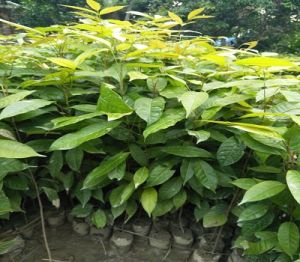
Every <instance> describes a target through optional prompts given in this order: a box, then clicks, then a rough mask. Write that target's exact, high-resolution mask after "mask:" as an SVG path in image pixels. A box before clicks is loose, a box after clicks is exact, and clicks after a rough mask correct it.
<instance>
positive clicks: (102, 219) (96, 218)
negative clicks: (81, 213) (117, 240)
mask: <svg viewBox="0 0 300 262" xmlns="http://www.w3.org/2000/svg"><path fill="white" fill-rule="evenodd" d="M92 222H93V224H94V225H95V226H96V228H103V227H105V226H106V214H105V212H104V211H103V210H102V209H98V210H97V211H95V212H94V213H93V214H92Z"/></svg>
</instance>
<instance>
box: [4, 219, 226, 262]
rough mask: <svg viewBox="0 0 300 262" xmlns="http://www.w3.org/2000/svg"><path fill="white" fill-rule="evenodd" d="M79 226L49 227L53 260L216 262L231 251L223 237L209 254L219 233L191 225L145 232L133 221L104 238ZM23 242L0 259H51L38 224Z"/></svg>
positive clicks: (165, 225) (168, 225) (152, 228)
mask: <svg viewBox="0 0 300 262" xmlns="http://www.w3.org/2000/svg"><path fill="white" fill-rule="evenodd" d="M145 221H146V224H147V223H149V221H147V220H145ZM145 221H144V222H145ZM56 222H57V221H56ZM144 222H143V223H144ZM76 223H77V222H74V221H73V222H72V221H67V220H65V221H63V224H61V223H59V222H58V223H57V225H54V226H53V225H52V226H50V225H49V224H48V225H47V238H48V241H49V246H50V249H51V253H52V259H53V262H99V261H104V262H105V261H107V262H108V261H109V262H120V261H124V262H127V261H128V262H135V261H136V262H152V261H153V262H157V261H172V262H177V261H178V262H183V261H189V262H198V261H199V262H213V261H228V255H229V254H230V252H231V251H230V250H229V249H228V247H227V246H226V245H227V244H228V243H229V242H230V239H226V237H225V238H224V237H223V238H221V239H220V240H219V243H218V245H217V247H216V250H215V254H211V252H212V250H213V248H214V245H215V237H216V235H215V234H214V233H211V232H205V231H203V229H202V228H201V226H199V225H197V226H195V225H189V226H187V225H182V224H180V225H179V224H178V223H177V222H174V223H173V222H172V221H169V222H167V223H165V221H164V223H157V224H150V225H149V227H150V229H149V230H147V228H146V230H145V228H141V227H140V229H139V228H134V222H133V223H131V224H130V223H129V225H126V226H125V227H124V226H121V224H119V226H118V225H114V226H113V227H112V228H111V230H108V231H105V233H104V235H103V231H99V232H100V233H99V232H98V231H97V230H95V228H93V229H91V227H90V226H88V228H87V229H83V228H79V231H78V228H77V232H75V231H76V229H75V231H74V228H76V227H77V226H78V225H76ZM79 223H81V221H79ZM59 224H61V225H59ZM80 225H81V224H80ZM85 225H87V224H86V223H85ZM139 226H140V225H139ZM143 226H144V225H143ZM183 226H184V227H183ZM121 227H123V228H121ZM195 228H196V230H195ZM82 229H83V231H82ZM192 229H193V230H192ZM80 230H81V231H80ZM139 230H140V231H139ZM85 231H86V232H85ZM144 231H145V232H144ZM120 232H122V233H120ZM98 233H99V234H98ZM122 234H123V235H122ZM22 238H23V239H25V248H24V249H22V251H21V253H20V254H18V255H17V256H16V255H15V254H13V253H11V254H10V255H6V256H5V257H0V262H2V261H3V262H6V261H14V262H40V261H49V260H48V257H47V253H46V250H45V248H44V243H43V239H42V231H41V226H40V224H36V225H35V226H34V230H33V234H32V235H31V234H30V233H29V234H25V236H24V235H23V237H22ZM122 238H123V239H122Z"/></svg>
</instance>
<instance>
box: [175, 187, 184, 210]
mask: <svg viewBox="0 0 300 262" xmlns="http://www.w3.org/2000/svg"><path fill="white" fill-rule="evenodd" d="M186 201H187V193H186V191H185V190H181V191H180V192H178V193H177V194H176V195H175V196H174V197H173V204H174V206H175V208H176V209H178V208H180V207H182V206H183V205H184V204H185V202H186Z"/></svg>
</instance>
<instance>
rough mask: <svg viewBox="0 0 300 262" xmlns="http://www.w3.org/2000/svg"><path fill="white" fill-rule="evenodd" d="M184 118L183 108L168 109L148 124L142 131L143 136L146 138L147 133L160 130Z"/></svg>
mask: <svg viewBox="0 0 300 262" xmlns="http://www.w3.org/2000/svg"><path fill="white" fill-rule="evenodd" d="M184 118H185V112H184V110H183V109H177V108H173V109H168V110H166V111H165V112H164V113H163V115H162V117H161V118H160V119H159V120H158V121H156V122H155V123H153V124H151V125H149V126H148V127H147V128H146V129H145V130H144V132H143V135H144V138H145V139H146V138H147V137H148V136H149V135H151V134H154V133H156V132H158V131H160V130H163V129H166V128H168V127H171V126H174V125H175V124H176V123H177V122H179V121H181V120H182V119H184Z"/></svg>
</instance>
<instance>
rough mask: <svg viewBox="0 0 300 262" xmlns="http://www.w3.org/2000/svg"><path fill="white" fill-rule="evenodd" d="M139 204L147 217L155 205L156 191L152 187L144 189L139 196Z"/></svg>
mask: <svg viewBox="0 0 300 262" xmlns="http://www.w3.org/2000/svg"><path fill="white" fill-rule="evenodd" d="M141 204H142V206H143V208H144V209H145V211H146V212H147V214H148V215H149V217H150V216H151V213H152V211H153V210H154V208H155V206H156V204H157V191H156V190H155V188H153V187H149V188H146V189H145V190H144V191H143V193H142V195H141Z"/></svg>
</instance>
